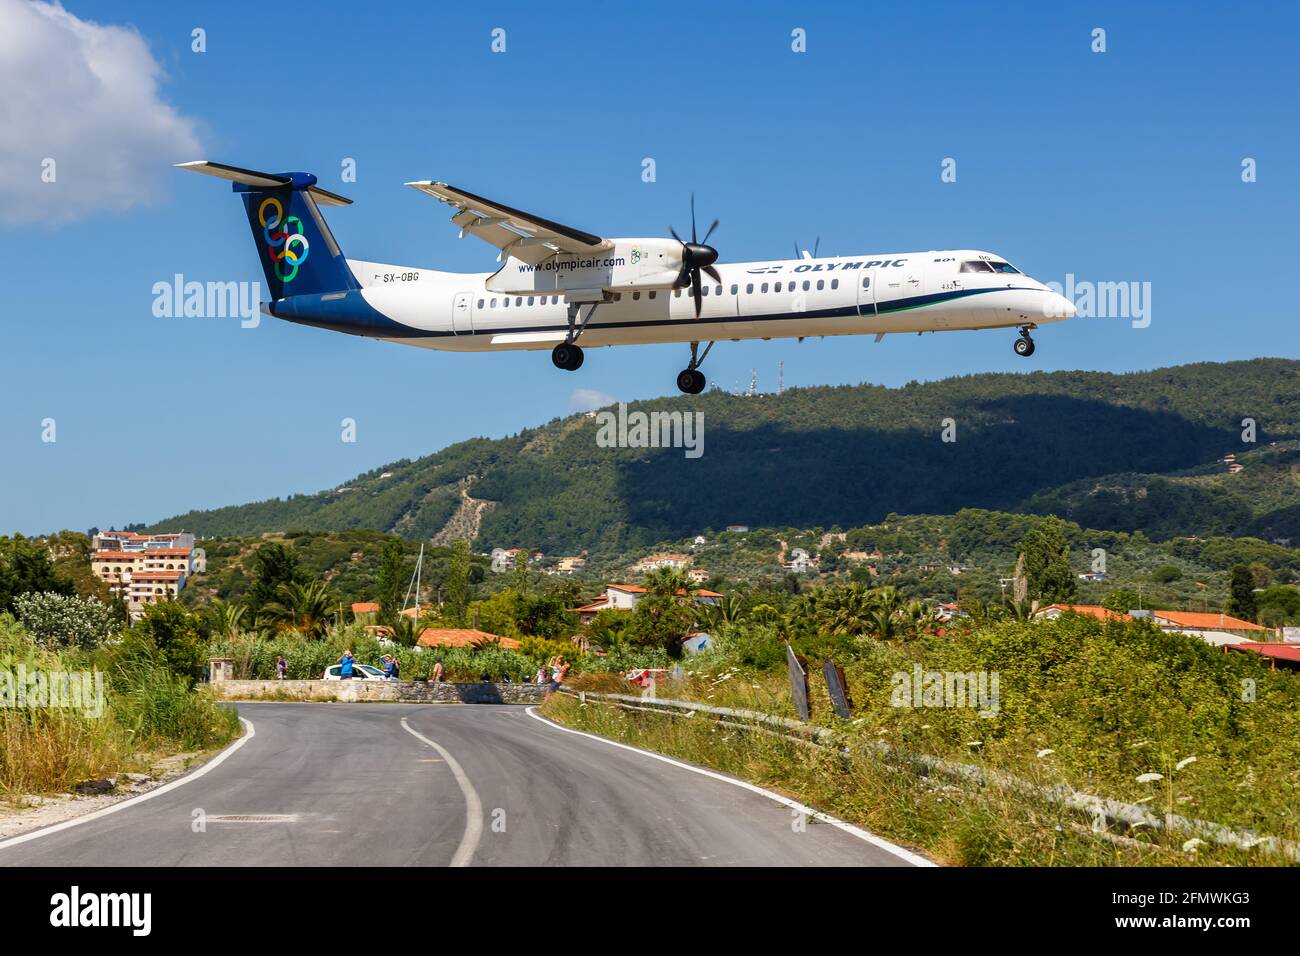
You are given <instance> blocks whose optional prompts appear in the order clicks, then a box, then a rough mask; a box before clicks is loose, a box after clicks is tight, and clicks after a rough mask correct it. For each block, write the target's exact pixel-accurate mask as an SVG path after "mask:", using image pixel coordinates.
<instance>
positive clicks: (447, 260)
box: [0, 0, 1300, 533]
mask: <svg viewBox="0 0 1300 956" xmlns="http://www.w3.org/2000/svg"><path fill="white" fill-rule="evenodd" d="M12 2H13V0H3V3H12ZM469 6H470V5H463V6H462V7H460V8H458V7H455V6H446V5H442V4H437V5H434V4H427V3H411V4H399V3H387V4H356V3H335V4H319V5H312V6H311V7H310V9H309V8H307V7H303V8H301V9H298V10H296V11H295V12H293V13H288V12H283V11H282V12H277V13H274V14H271V15H269V16H268V13H267V7H266V6H265V4H257V3H241V2H235V0H231V2H223V3H220V4H215V3H214V4H207V5H205V4H186V5H179V4H177V5H160V4H155V3H143V2H141V3H133V2H115V3H111V4H109V3H89V2H77V0H71V2H69V3H67V4H66V9H67V11H68V12H69V13H70V14H72V15H74V16H75V17H78V18H80V19H81V20H84V21H93V22H95V23H99V24H104V25H107V24H116V25H123V26H125V25H129V26H131V27H133V28H134V29H135V30H137V31H138V33H139V36H140V38H141V39H142V40H143V41H144V43H146V44H147V46H148V50H149V52H150V54H151V55H152V56H153V58H154V59H155V60H156V61H157V64H158V65H159V67H160V69H161V72H160V73H159V75H158V77H157V82H158V89H157V95H158V97H159V98H161V100H162V101H164V102H165V103H166V104H169V105H170V106H171V107H172V108H173V109H174V110H175V112H176V114H177V115H178V116H179V117H181V118H182V119H183V120H184V121H186V122H188V123H189V124H190V127H189V128H190V130H191V134H192V137H191V138H190V139H189V141H188V142H186V141H185V140H186V137H184V136H180V135H178V136H176V137H175V138H168V139H167V140H166V142H164V144H163V145H161V146H158V147H156V148H154V151H153V153H149V154H148V155H149V158H150V162H147V163H143V164H142V166H141V168H140V169H139V170H131V171H130V172H131V175H132V176H135V177H136V178H137V180H138V182H140V183H141V184H142V185H143V186H144V187H145V189H146V196H145V201H144V202H142V203H136V204H133V205H130V206H129V208H125V209H121V210H116V211H97V212H96V211H92V212H89V213H88V214H86V215H84V216H81V217H80V218H74V219H72V221H67V222H58V221H57V220H58V219H59V218H62V217H61V216H59V215H50V216H46V217H43V218H40V219H37V221H26V222H21V221H20V222H12V221H11V222H8V223H5V222H0V261H3V262H4V263H5V264H6V269H5V270H4V272H5V280H4V291H3V293H0V295H2V298H0V302H3V309H2V310H0V311H2V314H3V319H2V321H3V332H2V333H0V334H2V335H3V338H2V339H0V382H2V383H3V393H0V394H2V396H3V402H0V457H2V458H3V468H2V469H0V532H9V531H14V530H17V531H22V532H24V533H39V532H44V531H49V530H54V529H57V528H62V527H70V528H78V529H84V528H86V527H88V526H91V525H97V526H100V527H108V526H110V525H120V524H122V523H124V522H128V521H154V520H158V519H160V518H163V517H165V516H167V515H170V514H175V513H178V512H182V511H185V510H188V509H189V508H192V507H212V506H218V505H222V504H233V503H239V502H244V501H251V500H256V499H261V498H266V497H271V496H276V495H284V494H289V493H293V492H310V491H316V490H319V489H321V488H324V487H329V486H332V485H334V484H337V483H338V482H340V481H342V480H345V479H347V478H349V477H351V476H353V475H355V474H356V473H358V472H360V471H363V470H366V469H368V468H371V467H374V466H377V465H380V464H383V463H385V462H388V461H392V460H395V459H398V458H403V457H414V456H418V455H421V454H425V453H428V452H431V451H434V450H436V449H438V448H441V447H443V446H445V445H447V444H449V443H451V442H454V441H457V440H460V439H463V438H468V437H472V436H476V435H488V436H499V435H503V434H509V433H512V432H514V431H517V430H518V429H520V428H521V427H525V426H530V425H537V424H541V423H544V422H546V421H548V420H550V419H551V418H554V417H557V416H561V415H564V414H567V413H568V412H569V411H570V409H571V407H572V403H573V401H574V399H573V393H574V390H575V389H578V388H587V389H594V390H598V391H600V392H604V393H607V394H609V395H611V396H614V397H616V398H618V399H639V398H649V397H653V396H657V395H664V394H675V390H674V388H673V377H674V375H675V373H676V372H677V370H678V369H680V368H681V367H682V365H683V364H684V361H683V360H684V357H685V356H684V353H685V349H684V347H682V346H655V347H639V348H627V349H602V350H592V351H589V353H588V356H587V361H586V364H585V366H584V367H583V368H582V370H581V371H580V372H578V373H576V374H571V373H564V372H559V371H557V370H555V369H554V368H552V366H551V364H550V360H549V357H548V356H547V355H546V353H544V352H535V353H505V354H499V355H492V356H485V355H468V356H466V355H454V354H447V353H438V352H432V351H427V350H420V349H412V348H404V347H401V346H396V345H390V344H386V343H380V342H373V341H368V340H364V339H357V338H353V337H350V336H343V335H337V334H332V333H328V332H323V331H317V330H312V329H307V328H303V327H298V326H293V325H287V324H283V323H279V322H276V321H274V320H270V319H267V320H265V321H264V322H263V323H262V324H261V326H260V327H258V328H256V329H244V328H241V327H240V325H239V323H238V321H236V320H221V319H166V318H155V317H154V316H153V314H152V312H151V305H152V302H153V295H152V293H151V287H152V285H153V283H155V282H157V281H160V280H169V279H170V278H171V276H172V275H173V274H174V273H178V272H179V273H182V274H184V275H185V277H186V278H187V279H197V280H200V281H204V280H219V281H227V280H231V279H247V280H254V279H260V278H261V275H260V269H259V268H258V265H257V260H256V255H255V251H254V248H253V245H252V242H251V239H250V237H249V235H248V228H247V225H246V224H245V221H244V218H243V213H242V210H241V208H240V205H239V203H238V201H237V199H236V198H235V197H233V196H231V195H230V193H229V190H228V187H227V186H226V185H225V184H223V183H220V182H217V181H215V180H209V179H205V178H202V177H198V176H193V175H189V174H186V173H181V172H172V171H169V170H167V169H166V168H165V164H166V163H170V162H177V161H183V160H187V159H199V158H206V159H214V160H218V161H222V162H227V163H233V164H236V165H242V166H248V167H252V168H262V169H272V170H276V169H305V170H310V171H313V172H316V173H317V174H318V175H319V176H320V180H321V184H322V185H323V186H325V187H327V188H330V189H335V190H337V191H339V192H342V193H343V194H345V195H347V196H349V197H350V198H353V199H354V200H355V201H356V202H355V205H354V206H352V207H350V208H347V209H338V210H329V211H328V217H329V219H330V222H331V225H332V226H333V229H334V232H335V235H336V236H337V238H338V240H339V242H340V244H341V246H342V247H343V249H344V251H345V253H346V254H348V255H349V256H352V257H356V258H369V259H377V260H381V261H388V262H394V263H402V264H412V265H420V266H425V267H431V268H441V269H451V270H465V271H476V270H486V269H489V268H491V267H492V265H493V258H494V253H493V251H492V250H491V249H490V247H488V246H487V245H485V244H484V243H481V242H479V241H476V240H474V239H472V238H467V239H464V240H458V239H457V238H456V233H455V230H454V229H453V228H452V227H450V226H449V225H448V223H447V221H446V220H447V212H446V209H445V207H442V206H440V205H439V204H437V203H434V202H433V201H432V200H429V199H427V198H426V197H422V196H420V195H419V194H418V193H416V192H414V191H413V190H410V189H408V188H406V187H404V186H403V185H402V183H403V182H405V181H407V180H412V179H425V178H433V179H441V180H446V181H448V182H451V183H454V184H456V185H459V186H462V187H464V188H466V189H469V190H471V191H474V192H477V193H480V194H484V195H488V196H491V197H494V198H498V199H500V200H501V201H503V202H506V203H509V204H511V205H514V206H517V207H520V208H523V209H527V210H530V211H534V212H536V213H538V214H541V215H545V216H548V217H550V218H553V219H557V220H559V221H562V222H565V223H569V224H571V225H574V226H577V227H579V228H583V229H588V230H590V231H594V232H597V233H601V234H604V235H627V236H642V235H644V236H658V235H666V234H667V229H668V226H669V225H670V224H673V225H676V226H677V228H678V230H679V231H680V230H681V229H682V228H683V227H687V228H689V214H688V200H689V194H690V192H691V191H692V190H694V191H695V193H696V197H697V204H698V207H699V214H700V219H701V220H702V221H703V222H707V221H708V220H710V219H711V218H713V217H715V216H716V217H719V218H721V220H722V225H721V227H720V228H719V230H718V232H717V233H716V234H715V238H714V244H715V245H716V246H717V247H718V249H719V250H720V252H721V256H722V260H723V261H732V260H746V259H761V258H769V257H781V256H787V255H790V254H791V249H792V246H793V243H794V242H795V241H796V240H799V241H800V242H801V243H802V244H804V245H811V243H812V241H813V239H814V238H815V237H817V236H820V237H821V249H822V251H823V252H826V253H829V254H847V253H851V252H872V251H875V252H884V251H909V250H925V249H942V248H960V247H975V248H984V249H990V250H995V251H997V252H999V253H1001V254H1003V255H1005V256H1007V257H1008V258H1009V259H1010V260H1011V261H1012V262H1014V263H1016V264H1017V265H1018V266H1020V267H1021V268H1022V269H1023V270H1024V271H1026V272H1028V273H1029V274H1031V275H1033V276H1035V277H1036V278H1039V279H1042V280H1044V281H1049V280H1056V281H1063V280H1064V277H1065V275H1066V273H1074V274H1075V275H1076V276H1077V277H1078V278H1080V279H1089V280H1095V281H1141V282H1150V283H1151V288H1152V302H1151V307H1152V322H1151V325H1150V327H1149V328H1144V329H1134V328H1132V327H1131V325H1130V323H1129V322H1128V321H1125V320H1119V319H1084V320H1076V321H1073V322H1069V323H1065V324H1062V325H1058V326H1054V327H1049V328H1046V329H1043V330H1042V331H1041V332H1040V333H1039V334H1038V336H1037V342H1038V350H1037V353H1036V354H1035V355H1034V356H1033V358H1032V359H1030V360H1028V361H1026V360H1023V359H1019V358H1017V357H1016V356H1015V355H1014V354H1013V353H1012V351H1011V344H1012V339H1013V337H1014V333H1012V332H1010V331H990V332H980V333H973V332H961V333H952V334H948V335H936V336H924V337H916V336H905V337H904V336H899V337H890V338H887V339H885V341H884V342H882V343H880V344H876V343H874V342H872V340H871V339H870V338H866V337H864V338H853V339H827V340H825V341H816V340H811V341H806V342H804V343H802V344H796V343H794V342H789V341H773V342H767V343H762V342H759V343H739V344H732V343H720V344H719V345H718V347H717V348H715V349H714V351H713V353H712V354H711V355H710V357H709V360H708V363H707V364H706V366H705V369H704V370H705V371H706V372H707V373H708V374H709V376H710V378H711V380H713V381H716V382H718V383H719V384H721V385H722V386H724V387H726V388H731V387H733V386H734V385H736V384H737V383H745V384H747V383H748V380H749V375H750V369H751V368H757V370H758V381H759V387H760V388H762V389H771V388H774V386H775V384H776V374H777V364H778V362H781V361H784V365H785V381H786V384H787V386H799V385H817V384H838V383H858V382H878V383H884V384H887V385H898V384H902V383H904V382H906V381H908V380H910V379H934V378H941V377H945V376H949V375H957V374H972V373H978V372H985V371H1028V370H1031V369H1043V370H1052V369H1072V368H1082V369H1103V370H1112V371H1127V370H1134V369H1145V368H1153V367H1158V366H1162V365H1172V364H1179V363H1184V362H1192V361H1203V360H1228V359H1238V358H1250V357H1255V356H1261V355H1280V356H1287V357H1294V356H1295V355H1296V353H1297V345H1300V336H1298V335H1297V331H1296V323H1297V319H1298V316H1297V314H1296V313H1297V308H1296V305H1295V300H1294V297H1293V295H1291V294H1290V293H1291V289H1290V285H1291V283H1292V282H1293V280H1294V276H1295V272H1296V267H1295V262H1294V256H1295V250H1296V223H1297V221H1300V215H1297V213H1300V192H1298V190H1297V185H1296V184H1297V175H1296V174H1297V163H1300V134H1298V133H1297V126H1296V123H1295V117H1296V114H1297V102H1296V93H1295V91H1296V89H1297V79H1300V77H1298V76H1297V73H1298V72H1300V70H1298V69H1297V67H1296V65H1295V54H1294V49H1293V44H1294V37H1295V34H1296V28H1297V26H1300V15H1298V14H1297V12H1296V9H1295V7H1294V6H1293V5H1283V4H1276V5H1265V4H1234V5H1232V6H1228V5H1223V6H1220V7H1217V8H1210V7H1205V8H1202V7H1201V6H1200V5H1183V4H1141V5H1134V4H1100V5H1098V4H1088V5H1083V4H1079V5H1075V6H1074V7H1073V8H1071V9H1057V8H1056V6H1055V5H1046V4H1030V3H1026V4H1016V3H1010V4H1006V3H1004V4H998V5H993V6H989V5H972V4H966V3H962V4H956V3H954V4H943V3H938V4H927V5H925V6H924V7H923V8H921V7H913V6H911V5H907V4H888V5H884V4H858V3H853V4H842V5H841V4H824V5H818V6H816V7H815V8H810V7H808V5H805V4H795V3H755V2H746V3H743V4H742V3H721V4H690V3H685V4H674V3H659V4H649V5H647V4H609V5H604V4H602V5H600V6H599V7H587V6H586V5H573V4H560V5H555V4H537V3H528V4H518V5H513V4H498V5H487V4H485V5H482V7H481V9H480V8H478V5H475V8H474V9H469ZM597 11H598V12H597ZM195 27H202V28H204V29H205V30H206V31H207V52H205V53H201V54H200V53H194V52H192V51H191V30H193V29H194V28H195ZM496 27H501V28H504V29H505V30H506V52H505V53H503V54H494V53H492V52H491V50H490V42H491V36H490V34H491V31H492V30H493V28H496ZM796 27H801V28H803V29H805V30H806V31H807V52H806V53H802V54H796V53H794V52H792V51H791V37H790V33H791V30H792V29H794V28H796ZM1095 27H1102V28H1104V29H1105V30H1106V43H1107V51H1106V52H1105V53H1103V54H1096V53H1093V52H1091V49H1090V44H1091V31H1092V30H1093V29H1094V28H1095ZM4 55H5V54H4V53H2V52H0V57H3V56H4ZM0 66H3V64H0ZM48 68H49V69H54V68H55V67H54V66H53V65H51V66H49V67H48ZM39 72H40V71H39V70H36V71H32V72H31V73H28V74H24V76H28V75H30V80H31V82H30V84H28V85H25V86H23V87H22V88H21V89H18V90H16V91H14V90H7V91H6V92H5V93H4V94H2V95H3V97H4V98H6V99H8V98H11V97H17V98H18V99H19V100H22V99H23V98H26V99H28V100H30V101H31V102H32V104H34V105H33V109H41V108H46V105H45V104H44V101H43V99H42V96H43V94H42V93H41V87H42V84H43V82H44V80H45V79H46V77H44V76H40V75H36V74H37V73H39ZM76 121H77V118H76V114H75V111H73V113H72V115H71V116H68V115H66V114H64V113H63V111H59V110H57V109H55V108H54V107H53V106H49V107H48V118H47V119H42V120H41V121H40V122H36V123H35V124H34V125H31V126H29V127H28V128H26V129H25V130H22V131H21V137H22V141H20V142H10V143H9V144H7V145H6V144H4V143H0V161H2V160H3V159H4V156H3V153H4V152H5V151H6V150H7V151H9V152H10V153H11V154H16V155H18V156H19V158H20V160H21V162H22V163H26V162H27V158H28V157H38V158H39V157H41V156H45V155H47V152H46V150H45V143H44V142H43V140H44V139H45V137H46V136H47V134H49V135H53V134H52V133H50V132H49V130H47V129H46V127H45V126H44V124H45V123H46V122H48V124H49V129H50V130H52V129H53V128H54V127H55V126H56V125H60V124H68V123H73V124H75V123H76ZM64 133H65V134H66V135H74V134H75V131H74V134H67V133H66V130H65V131H64ZM103 136H104V137H105V139H106V140H111V138H112V136H113V133H112V131H111V130H110V131H108V132H106V133H104V134H103ZM195 141H197V143H198V144H199V152H198V154H196V155H189V154H188V153H181V152H179V151H178V150H185V149H192V148H193V146H194V142H195ZM345 157H351V158H353V159H355V160H356V164H357V181H356V182H355V183H341V182H340V181H339V173H340V169H341V163H342V160H343V159H344V158H345ZM644 157H653V158H654V160H655V162H656V167H657V181H656V182H654V183H652V184H647V183H645V182H643V181H642V179H641V161H642V159H643V158H644ZM945 157H952V158H955V159H956V160H957V163H958V166H957V170H958V177H957V182H955V183H943V182H941V180H940V175H939V173H940V163H941V161H942V160H943V159H944V158H945ZM1245 157H1253V158H1254V159H1255V160H1256V161H1257V163H1258V181H1257V182H1255V183H1250V184H1245V183H1243V182H1242V181H1241V176H1240V172H1241V161H1242V159H1243V158H1245ZM153 160H156V162H155V161H153ZM67 166H68V164H65V165H64V167H63V168H64V169H67ZM91 166H92V164H91V163H89V162H87V161H85V160H82V161H80V162H79V163H74V164H73V167H74V168H71V169H67V172H64V173H61V175H62V176H66V177H90V176H94V175H95V172H94V170H93V168H90V167H91ZM0 168H3V167H0ZM24 168H25V167H24ZM119 172H120V171H119ZM0 199H3V193H0ZM119 375H120V376H121V380H120V381H118V380H115V379H116V378H117V376H119ZM345 417H347V418H353V419H355V420H356V422H357V441H356V442H355V443H351V444H348V443H344V442H342V441H341V440H340V422H341V420H342V419H343V418H345ZM47 418H52V419H54V420H55V422H56V423H57V441H56V442H53V443H49V442H42V440H41V429H42V426H41V423H42V421H43V420H44V419H47Z"/></svg>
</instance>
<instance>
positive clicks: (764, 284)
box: [763, 282, 767, 292]
mask: <svg viewBox="0 0 1300 956" xmlns="http://www.w3.org/2000/svg"><path fill="white" fill-rule="evenodd" d="M763 291H764V292H766V291H767V283H766V282H764V283H763Z"/></svg>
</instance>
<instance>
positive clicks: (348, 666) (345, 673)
mask: <svg viewBox="0 0 1300 956" xmlns="http://www.w3.org/2000/svg"><path fill="white" fill-rule="evenodd" d="M339 664H340V667H339V678H340V679H341V680H352V652H351V651H344V652H343V656H342V657H340V658H339Z"/></svg>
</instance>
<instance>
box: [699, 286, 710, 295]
mask: <svg viewBox="0 0 1300 956" xmlns="http://www.w3.org/2000/svg"><path fill="white" fill-rule="evenodd" d="M708 294H709V287H708V286H701V287H700V295H708Z"/></svg>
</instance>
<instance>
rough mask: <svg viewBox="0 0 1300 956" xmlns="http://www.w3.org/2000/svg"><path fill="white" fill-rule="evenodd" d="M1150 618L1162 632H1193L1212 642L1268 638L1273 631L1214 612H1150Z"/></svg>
mask: <svg viewBox="0 0 1300 956" xmlns="http://www.w3.org/2000/svg"><path fill="white" fill-rule="evenodd" d="M1151 620H1152V621H1153V622H1154V623H1155V625H1156V627H1158V628H1160V630H1162V631H1171V632H1174V633H1178V634H1192V635H1195V636H1196V637H1199V638H1201V639H1203V640H1207V641H1209V643H1211V644H1221V643H1238V642H1241V641H1260V640H1267V639H1268V635H1269V634H1271V633H1272V631H1271V630H1270V629H1269V628H1267V627H1261V626H1260V625H1258V624H1252V623H1251V622H1250V621H1243V620H1242V619H1241V618H1237V617H1232V616H1231V615H1228V614H1223V613H1219V612H1213V611H1212V612H1208V613H1207V612H1204V611H1152V612H1151ZM1220 635H1226V636H1227V637H1230V638H1236V641H1231V640H1223V639H1222V638H1221V637H1219V638H1218V639H1215V638H1216V637H1218V636H1220Z"/></svg>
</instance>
